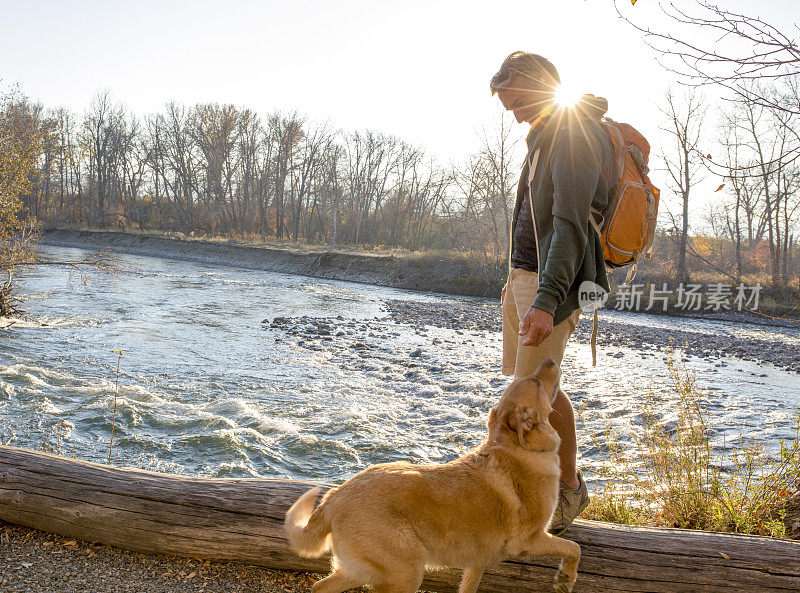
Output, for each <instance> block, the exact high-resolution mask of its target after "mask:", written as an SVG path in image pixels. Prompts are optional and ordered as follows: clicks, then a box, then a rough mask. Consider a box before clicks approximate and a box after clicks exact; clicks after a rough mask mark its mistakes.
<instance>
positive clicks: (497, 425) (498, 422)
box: [486, 405, 505, 441]
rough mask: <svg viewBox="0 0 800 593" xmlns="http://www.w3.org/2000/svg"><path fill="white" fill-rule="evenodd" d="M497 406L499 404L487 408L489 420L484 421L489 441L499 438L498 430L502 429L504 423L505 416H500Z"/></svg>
mask: <svg viewBox="0 0 800 593" xmlns="http://www.w3.org/2000/svg"><path fill="white" fill-rule="evenodd" d="M498 408H500V406H499V405H497V406H495V407H494V408H492V409H491V410H489V420H487V421H486V428H488V429H489V440H490V441H498V440H499V439H500V431H502V430H503V426H504V424H505V417H501V414H502V412H499V411H498Z"/></svg>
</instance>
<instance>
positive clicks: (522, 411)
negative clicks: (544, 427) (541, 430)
mask: <svg viewBox="0 0 800 593" xmlns="http://www.w3.org/2000/svg"><path fill="white" fill-rule="evenodd" d="M507 419H508V428H509V429H511V430H512V431H513V432H516V433H517V439H519V445H520V447H523V448H527V445H526V437H527V436H528V433H529V432H530V431H532V430H533V429H534V428H536V427H537V426H538V425H539V422H540V421H541V420H540V418H539V410H537V409H536V408H520V407H517V408H516V409H515V410H514V411H513V412H511V413H510V414H509V415H508V416H507Z"/></svg>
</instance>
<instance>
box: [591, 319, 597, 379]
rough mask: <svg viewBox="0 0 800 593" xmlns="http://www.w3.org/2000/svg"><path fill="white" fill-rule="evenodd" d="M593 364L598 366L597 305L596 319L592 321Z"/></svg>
mask: <svg viewBox="0 0 800 593" xmlns="http://www.w3.org/2000/svg"><path fill="white" fill-rule="evenodd" d="M592 366H593V367H596V366H597V307H595V308H594V321H593V322H592Z"/></svg>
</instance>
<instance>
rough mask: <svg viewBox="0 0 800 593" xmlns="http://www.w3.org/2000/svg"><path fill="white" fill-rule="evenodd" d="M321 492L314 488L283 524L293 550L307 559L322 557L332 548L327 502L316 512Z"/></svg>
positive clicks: (293, 509)
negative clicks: (326, 514) (325, 508)
mask: <svg viewBox="0 0 800 593" xmlns="http://www.w3.org/2000/svg"><path fill="white" fill-rule="evenodd" d="M320 490H321V489H320V488H319V487H316V488H312V489H311V490H309V491H308V492H306V493H305V494H303V495H302V496H301V497H300V498H298V499H297V501H296V502H295V503H294V504H293V505H292V506H291V508H290V509H289V510H288V511H286V520H285V521H284V522H283V530H284V532H285V533H286V537H287V539H288V540H289V543H290V544H291V546H292V549H293V550H294V551H295V552H297V553H298V554H299V555H300V556H303V557H305V558H317V557H318V556H322V554H324V553H325V552H326V551H327V549H328V548H329V547H330V533H331V525H330V523H329V522H328V520H327V519H326V518H325V511H324V507H325V502H324V501H323V503H322V504H321V505H319V506H318V507H317V509H316V510H314V504H315V503H316V502H317V497H318V496H319V492H320Z"/></svg>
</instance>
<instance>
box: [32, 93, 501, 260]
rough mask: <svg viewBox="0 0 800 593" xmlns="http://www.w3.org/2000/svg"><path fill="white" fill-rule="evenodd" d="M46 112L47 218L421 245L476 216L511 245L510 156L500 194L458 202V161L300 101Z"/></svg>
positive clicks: (39, 188)
mask: <svg viewBox="0 0 800 593" xmlns="http://www.w3.org/2000/svg"><path fill="white" fill-rule="evenodd" d="M39 112H40V113H39V116H40V117H41V120H42V126H43V127H44V128H45V129H46V130H47V139H46V142H45V145H44V150H43V154H42V156H41V160H40V162H41V170H40V172H39V175H38V180H37V184H36V187H35V191H33V192H31V193H30V194H29V195H27V196H25V197H24V203H25V207H26V209H27V211H28V212H29V213H30V214H31V215H32V216H34V217H36V218H37V219H39V220H42V221H45V222H48V221H49V222H59V223H79V224H89V225H94V226H98V225H99V226H109V225H120V224H122V225H125V224H132V225H136V226H138V227H139V228H141V229H145V228H159V229H165V230H177V231H182V232H184V233H187V234H188V233H191V232H196V233H213V234H219V235H231V236H232V235H238V236H245V235H256V236H259V237H260V238H261V239H262V240H265V239H266V238H267V237H271V238H275V239H278V240H292V241H306V242H329V243H330V244H332V245H334V246H335V245H337V244H349V245H356V246H364V245H367V246H371V245H383V246H389V247H402V248H407V249H412V250H416V249H432V248H449V247H454V246H455V245H454V244H453V241H456V242H458V241H460V237H461V236H462V234H461V233H460V232H454V231H453V229H446V228H444V227H443V223H444V221H445V220H446V219H447V220H450V221H451V222H452V223H453V224H460V225H461V226H462V227H463V224H461V222H460V221H459V220H458V219H459V217H460V216H461V215H464V214H468V215H469V216H470V217H471V218H472V219H473V223H474V224H475V225H478V226H479V227H484V226H486V223H487V222H488V224H489V225H490V226H491V228H488V229H486V232H487V233H488V236H491V237H493V238H494V240H493V242H492V245H491V246H490V251H491V252H492V253H491V255H492V256H496V255H498V253H500V254H502V252H503V251H504V250H505V248H506V244H507V232H508V231H507V229H508V228H509V220H508V216H509V213H508V198H509V195H510V188H511V183H510V181H509V180H508V179H507V176H508V170H507V167H508V163H505V164H504V165H503V167H505V168H506V169H505V170H503V171H492V170H489V171H487V172H486V174H488V175H505V177H504V178H503V180H502V182H499V183H494V182H492V183H493V185H492V188H491V189H490V190H488V191H491V192H495V193H496V192H500V194H499V195H495V196H493V197H492V198H491V199H490V200H488V201H486V200H484V201H483V202H482V203H480V204H476V203H473V202H472V201H470V199H467V200H466V203H465V204H464V207H463V208H461V209H458V208H455V207H454V205H455V204H456V203H460V200H459V199H458V197H454V195H453V193H454V190H455V191H456V193H457V190H458V187H459V184H457V183H455V179H456V177H458V175H456V173H455V170H454V168H453V167H442V166H440V165H438V164H437V163H436V162H435V161H434V160H433V159H432V158H430V157H429V156H428V155H426V154H425V152H424V151H423V150H421V149H419V148H417V147H414V146H411V145H409V144H407V143H406V142H403V141H402V140H400V139H398V138H394V137H391V136H387V135H385V134H381V133H378V132H373V131H363V132H362V131H357V132H341V131H336V130H333V129H332V128H331V127H330V126H329V125H326V124H316V123H312V122H309V121H307V120H306V119H305V118H304V117H301V116H299V115H298V114H296V113H288V114H287V113H273V114H270V115H269V116H267V117H260V116H259V115H258V114H256V113H254V112H253V111H251V110H249V109H244V108H238V107H235V106H232V105H216V104H208V105H198V106H196V107H193V108H187V107H184V106H181V105H177V104H175V103H170V104H168V105H167V106H166V108H165V110H164V111H163V112H161V113H157V114H155V115H152V116H149V117H147V118H144V119H139V118H137V117H135V116H134V115H132V114H129V113H126V112H125V110H124V109H123V108H122V107H120V106H118V105H115V104H114V103H113V102H112V100H111V98H110V95H109V94H108V93H107V92H105V93H101V94H99V95H97V96H96V97H95V99H94V100H93V102H92V104H91V107H90V108H89V109H88V111H87V112H86V113H85V114H83V116H82V117H76V116H75V115H73V114H71V113H70V112H68V111H66V110H64V109H59V110H55V111H52V112H49V113H44V112H43V111H42V110H41V109H39ZM505 134H506V136H507V131H506V132H505ZM504 150H506V151H507V152H508V151H510V150H511V148H510V146H509V147H505V148H504ZM501 158H504V159H507V158H508V156H507V155H504V156H502V157H501ZM484 181H486V179H484ZM489 181H490V182H491V180H489ZM481 191H484V192H486V191H487V190H486V189H482V190H481ZM446 201H448V203H447V204H445V202H446ZM443 213H446V214H447V215H446V216H443ZM475 230H476V231H479V234H481V235H483V234H484V233H483V232H482V231H483V229H482V228H481V229H480V230H479V229H475Z"/></svg>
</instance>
